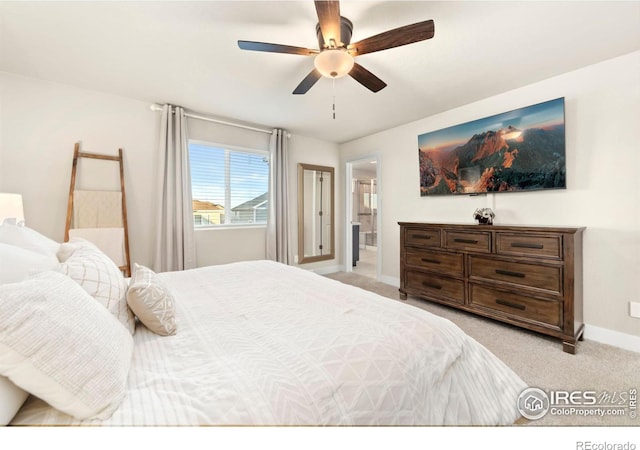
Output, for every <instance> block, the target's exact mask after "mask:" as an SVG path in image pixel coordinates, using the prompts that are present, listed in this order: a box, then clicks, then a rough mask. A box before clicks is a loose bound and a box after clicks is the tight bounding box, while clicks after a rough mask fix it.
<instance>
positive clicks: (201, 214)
mask: <svg viewBox="0 0 640 450" xmlns="http://www.w3.org/2000/svg"><path fill="white" fill-rule="evenodd" d="M189 162H190V165H191V194H192V196H193V221H194V225H195V226H196V227H212V226H224V225H249V224H251V225H253V224H266V223H267V208H268V203H267V196H268V188H269V154H268V152H265V151H260V150H247V149H233V148H223V147H219V146H216V145H213V144H204V143H197V142H189Z"/></svg>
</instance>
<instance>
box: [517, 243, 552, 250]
mask: <svg viewBox="0 0 640 450" xmlns="http://www.w3.org/2000/svg"><path fill="white" fill-rule="evenodd" d="M511 246H512V247H518V248H535V249H538V250H542V249H543V248H544V245H542V244H528V243H526V242H512V243H511Z"/></svg>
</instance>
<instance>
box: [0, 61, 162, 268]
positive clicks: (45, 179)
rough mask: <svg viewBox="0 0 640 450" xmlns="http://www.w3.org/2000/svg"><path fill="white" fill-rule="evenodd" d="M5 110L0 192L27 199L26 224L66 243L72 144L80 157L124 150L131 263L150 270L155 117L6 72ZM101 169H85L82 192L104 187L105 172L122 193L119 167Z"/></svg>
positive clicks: (121, 101)
mask: <svg viewBox="0 0 640 450" xmlns="http://www.w3.org/2000/svg"><path fill="white" fill-rule="evenodd" d="M0 104H1V105H2V118H1V119H2V120H1V122H0V162H1V164H0V192H17V193H20V194H22V195H23V203H24V210H25V219H26V222H27V225H28V226H30V227H31V228H34V229H35V230H37V231H39V232H41V233H42V234H44V235H46V236H49V237H50V238H52V239H55V240H57V241H62V240H63V238H64V227H65V221H66V214H67V197H68V194H69V183H70V178H71V163H72V160H73V146H74V143H75V142H81V150H84V151H87V152H94V153H104V154H110V155H117V152H118V148H122V149H123V151H124V159H125V163H124V169H125V189H126V195H127V218H128V223H129V238H130V252H131V260H132V261H137V262H140V263H142V264H149V263H150V261H151V259H152V253H151V252H152V249H153V242H152V241H151V240H150V238H151V237H152V236H153V235H154V231H155V226H154V217H155V210H154V209H153V207H152V204H153V203H152V199H153V192H154V190H155V173H156V159H155V157H154V153H155V149H156V148H157V139H158V135H159V121H158V116H157V113H154V112H152V111H151V110H150V109H149V105H148V104H147V103H143V102H140V101H137V100H132V99H127V98H123V97H118V96H114V95H108V94H103V93H100V92H95V91H89V90H85V89H79V88H75V87H70V86H66V85H61V84H56V83H48V82H43V81H38V80H34V79H30V78H23V77H20V76H15V75H11V74H7V73H0ZM85 162H88V161H85V160H83V163H85ZM90 163H96V164H97V162H95V161H90ZM101 163H102V164H101V165H100V168H99V171H98V172H93V171H91V175H92V176H91V177H88V176H85V175H88V174H89V171H85V170H83V169H84V167H83V168H81V169H80V170H79V173H78V176H79V178H78V179H77V183H76V186H77V187H79V188H89V189H91V188H96V187H100V186H97V184H102V182H105V183H106V182H107V180H106V174H107V173H108V174H110V175H113V176H112V177H110V178H111V180H109V181H110V182H113V183H116V186H118V184H117V183H119V176H118V173H117V171H116V172H115V174H114V173H113V172H111V170H112V169H113V168H114V166H115V167H117V165H116V164H115V163H108V162H101ZM92 165H95V164H92ZM103 171H104V172H103ZM95 173H97V174H98V176H97V177H94V175H95Z"/></svg>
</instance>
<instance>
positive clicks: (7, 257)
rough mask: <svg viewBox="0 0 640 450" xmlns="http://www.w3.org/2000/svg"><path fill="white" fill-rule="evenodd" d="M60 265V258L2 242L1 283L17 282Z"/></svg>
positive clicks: (0, 255)
mask: <svg viewBox="0 0 640 450" xmlns="http://www.w3.org/2000/svg"><path fill="white" fill-rule="evenodd" d="M56 267H58V259H57V258H56V257H55V255H54V256H51V255H43V254H41V253H36V252H34V251H31V250H27V249H24V248H21V247H16V246H15V245H8V244H3V243H2V242H0V284H4V283H15V282H17V281H22V280H24V279H26V278H27V277H28V276H29V275H32V274H34V273H37V272H41V271H44V270H53V269H55V268H56Z"/></svg>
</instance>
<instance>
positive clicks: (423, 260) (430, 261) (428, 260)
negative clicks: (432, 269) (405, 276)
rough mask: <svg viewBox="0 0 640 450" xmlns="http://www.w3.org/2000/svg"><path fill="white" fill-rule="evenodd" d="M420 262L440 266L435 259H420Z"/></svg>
mask: <svg viewBox="0 0 640 450" xmlns="http://www.w3.org/2000/svg"><path fill="white" fill-rule="evenodd" d="M422 262H426V263H431V264H441V263H440V261H438V260H437V259H429V258H422Z"/></svg>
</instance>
